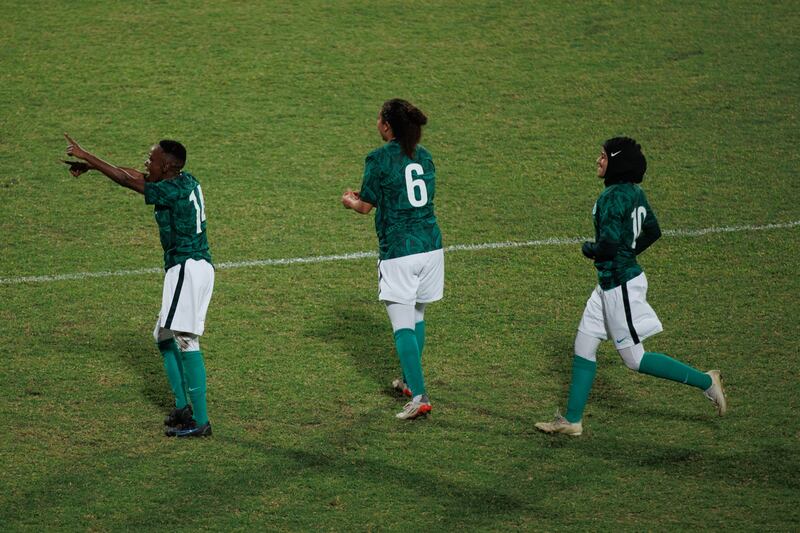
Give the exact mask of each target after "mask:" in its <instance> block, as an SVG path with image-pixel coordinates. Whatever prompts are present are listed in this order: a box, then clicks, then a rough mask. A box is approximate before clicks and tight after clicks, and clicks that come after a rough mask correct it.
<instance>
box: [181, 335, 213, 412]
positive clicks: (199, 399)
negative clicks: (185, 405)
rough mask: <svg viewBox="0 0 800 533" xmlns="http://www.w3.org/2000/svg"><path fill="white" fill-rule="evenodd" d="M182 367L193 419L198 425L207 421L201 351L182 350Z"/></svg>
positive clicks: (204, 372) (203, 363)
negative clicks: (184, 372)
mask: <svg viewBox="0 0 800 533" xmlns="http://www.w3.org/2000/svg"><path fill="white" fill-rule="evenodd" d="M181 355H182V356H183V368H184V369H185V370H186V385H187V386H188V391H189V398H191V400H192V411H193V412H194V420H195V422H197V425H198V426H202V425H203V424H205V423H206V422H208V411H207V410H206V365H205V362H204V361H203V352H201V351H196V352H182V353H181Z"/></svg>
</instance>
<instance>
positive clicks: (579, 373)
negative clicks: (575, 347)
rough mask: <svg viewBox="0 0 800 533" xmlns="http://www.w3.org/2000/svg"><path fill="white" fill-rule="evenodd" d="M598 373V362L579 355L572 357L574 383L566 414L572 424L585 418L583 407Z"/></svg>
mask: <svg viewBox="0 0 800 533" xmlns="http://www.w3.org/2000/svg"><path fill="white" fill-rule="evenodd" d="M596 373H597V363H596V362H594V361H589V360H588V359H584V358H583V357H581V356H579V355H575V356H574V357H573V358H572V383H570V385H569V399H568V400H567V414H566V415H565V416H564V418H566V419H567V420H568V421H569V422H570V423H572V424H574V423H575V422H580V421H581V419H582V418H583V408H584V407H586V402H587V401H588V400H589V393H590V392H591V391H592V383H593V382H594V375H595V374H596Z"/></svg>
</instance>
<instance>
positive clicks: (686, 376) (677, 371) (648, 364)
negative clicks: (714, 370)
mask: <svg viewBox="0 0 800 533" xmlns="http://www.w3.org/2000/svg"><path fill="white" fill-rule="evenodd" d="M639 372H641V373H642V374H650V375H651V376H656V377H658V378H663V379H671V380H672V381H677V382H678V383H685V384H687V385H691V386H692V387H697V388H698V389H702V390H706V389H707V388H709V387H710V386H711V376H709V375H708V374H704V373H703V372H700V371H699V370H697V369H696V368H693V367H691V366H689V365H686V364H684V363H681V362H680V361H678V360H676V359H673V358H672V357H670V356H668V355H666V354H663V353H654V352H645V353H644V357H642V362H641V363H639Z"/></svg>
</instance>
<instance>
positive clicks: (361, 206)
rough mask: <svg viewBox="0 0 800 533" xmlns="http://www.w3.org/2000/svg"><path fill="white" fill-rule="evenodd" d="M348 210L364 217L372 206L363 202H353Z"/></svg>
mask: <svg viewBox="0 0 800 533" xmlns="http://www.w3.org/2000/svg"><path fill="white" fill-rule="evenodd" d="M350 209H352V210H353V211H355V212H357V213H361V214H362V215H366V214H367V213H369V212H370V211H372V204H369V203H367V202H365V201H363V200H356V201H355V202H353V204H352V206H351V207H350Z"/></svg>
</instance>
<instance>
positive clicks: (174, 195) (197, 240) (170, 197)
mask: <svg viewBox="0 0 800 533" xmlns="http://www.w3.org/2000/svg"><path fill="white" fill-rule="evenodd" d="M144 201H145V203H146V204H148V205H154V206H155V216H156V223H157V224H158V234H159V238H160V239H161V247H162V248H164V270H169V269H170V268H172V267H173V266H175V265H179V264H181V263H183V262H185V261H186V260H187V259H195V260H197V261H199V260H201V259H205V260H206V261H208V262H209V263H211V253H210V252H209V251H208V240H207V239H206V203H205V200H204V199H203V190H202V189H201V188H200V183H198V181H197V180H196V179H195V177H194V176H192V175H191V174H189V173H188V172H181V173H180V174H178V175H177V176H175V177H174V178H172V179H168V180H163V181H158V182H145V185H144Z"/></svg>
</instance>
